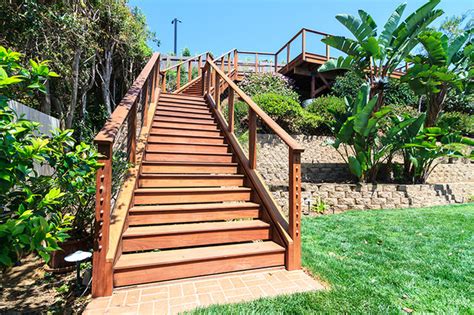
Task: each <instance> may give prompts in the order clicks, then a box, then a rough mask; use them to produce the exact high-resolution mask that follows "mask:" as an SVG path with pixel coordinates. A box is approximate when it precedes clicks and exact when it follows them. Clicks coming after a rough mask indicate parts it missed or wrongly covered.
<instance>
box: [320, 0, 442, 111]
mask: <svg viewBox="0 0 474 315" xmlns="http://www.w3.org/2000/svg"><path fill="white" fill-rule="evenodd" d="M439 2H440V0H429V1H428V2H427V3H426V4H424V5H423V6H421V7H420V8H419V9H418V10H416V11H415V12H414V13H412V14H410V15H409V16H408V17H407V18H406V19H405V20H404V21H403V22H401V23H400V20H401V16H402V14H403V12H404V10H405V7H406V3H404V4H401V5H400V6H398V7H397V8H396V9H395V11H394V12H393V13H392V14H391V15H390V17H389V19H388V20H387V22H386V23H385V25H384V27H383V29H382V31H381V33H380V34H378V35H377V24H376V23H375V21H374V19H373V18H372V16H370V15H369V14H368V13H367V12H365V11H363V10H359V17H356V16H353V15H350V14H339V15H337V16H336V19H337V20H338V21H339V22H341V24H342V25H344V26H345V27H346V28H347V29H348V30H349V31H350V32H351V33H352V34H353V36H354V39H351V38H347V37H344V36H328V37H326V38H324V39H322V41H323V42H324V43H325V44H327V45H329V46H331V47H334V48H336V49H338V50H340V51H342V52H343V53H345V54H347V56H346V57H342V56H341V57H339V58H338V59H331V60H329V61H327V62H326V63H325V64H324V65H322V66H321V67H320V68H319V69H318V71H320V72H326V71H334V70H353V71H355V72H356V73H357V74H358V75H359V76H360V77H361V78H363V79H364V81H365V82H368V83H369V85H370V87H371V94H370V95H371V96H374V95H375V94H378V104H377V105H376V106H375V107H374V110H375V111H377V110H379V109H380V107H381V106H382V104H383V102H384V90H385V85H386V84H387V82H388V78H389V77H390V74H391V73H393V72H394V71H395V70H396V69H397V68H398V67H399V66H400V63H401V62H402V61H404V60H405V58H406V57H407V56H408V55H409V54H410V52H411V51H412V49H413V48H414V47H415V46H416V45H417V44H418V39H417V35H418V34H420V32H422V31H423V30H425V29H426V27H427V26H428V25H429V24H430V23H431V22H433V21H434V20H435V19H436V18H437V17H439V16H440V15H441V14H443V11H442V10H439V9H435V7H436V6H437V5H438V4H439Z"/></svg>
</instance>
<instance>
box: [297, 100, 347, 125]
mask: <svg viewBox="0 0 474 315" xmlns="http://www.w3.org/2000/svg"><path fill="white" fill-rule="evenodd" d="M306 110H307V111H308V112H310V113H313V114H316V115H318V116H320V117H321V118H323V119H324V123H325V124H326V125H327V126H328V127H330V126H331V125H332V121H333V120H334V117H333V114H332V113H333V112H336V113H339V114H344V113H345V112H346V104H345V102H344V99H342V98H340V97H337V96H332V95H329V96H321V97H318V98H315V99H314V100H313V101H312V102H311V103H310V104H309V105H308V106H307V107H306Z"/></svg>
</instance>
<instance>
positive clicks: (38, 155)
mask: <svg viewBox="0 0 474 315" xmlns="http://www.w3.org/2000/svg"><path fill="white" fill-rule="evenodd" d="M0 56H1V57H0V73H1V74H2V78H1V84H0V166H1V167H0V204H1V205H2V208H1V212H0V266H1V267H5V266H11V265H12V264H14V263H15V262H16V261H17V260H18V259H19V258H20V257H21V256H22V255H23V254H25V253H29V252H36V253H37V254H39V255H40V256H41V257H42V258H43V259H44V260H46V261H48V260H49V253H50V252H51V251H54V250H58V249H60V243H61V242H63V241H65V240H66V239H67V238H68V237H69V235H68V234H69V232H70V231H71V229H72V228H73V227H76V228H77V227H78V226H77V225H76V224H75V222H77V220H79V218H80V215H82V214H83V212H82V210H84V209H83V208H81V206H84V205H85V204H86V203H87V200H90V197H91V196H93V195H94V193H95V190H94V189H90V188H91V183H93V182H94V179H93V178H94V174H95V170H96V169H97V168H98V167H99V164H98V163H97V153H96V151H95V150H94V149H92V148H91V147H90V146H88V145H86V144H84V143H81V144H79V145H77V146H76V144H75V141H74V140H73V139H72V137H71V135H72V131H71V130H65V131H55V132H53V134H52V136H51V137H46V136H44V135H39V132H38V129H37V128H38V126H39V124H38V123H34V122H31V121H28V120H25V119H22V118H21V117H17V115H16V113H15V112H13V111H12V110H11V109H10V108H9V107H8V103H7V101H8V100H9V98H10V97H12V98H13V97H21V96H22V95H23V94H24V93H33V92H35V91H40V92H41V90H42V89H43V88H44V86H45V83H46V80H47V79H48V78H49V77H53V76H57V75H56V74H55V73H54V72H50V71H49V68H48V67H47V66H46V63H44V62H38V63H37V62H32V61H30V68H29V69H26V68H24V67H22V66H21V65H20V57H21V55H20V54H17V53H14V52H12V51H10V50H6V49H2V50H0ZM36 165H40V166H41V165H49V166H50V167H52V168H53V173H52V175H49V176H46V175H41V176H40V175H39V174H38V173H37V172H36V170H35V166H36ZM92 187H94V186H93V185H92ZM73 209H76V210H77V211H73ZM79 209H81V210H79ZM74 214H78V216H76V217H75V216H74ZM80 227H81V228H83V229H84V228H85V227H84V226H83V225H80Z"/></svg>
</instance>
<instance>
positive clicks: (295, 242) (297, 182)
mask: <svg viewBox="0 0 474 315" xmlns="http://www.w3.org/2000/svg"><path fill="white" fill-rule="evenodd" d="M203 80H204V81H203V94H204V95H205V97H206V98H207V100H208V101H209V102H210V104H211V108H212V110H213V111H214V113H215V115H216V118H217V120H218V122H219V124H220V125H221V126H223V128H222V129H223V132H224V133H225V134H226V136H227V138H228V140H229V142H230V144H231V146H232V148H233V150H234V153H235V154H236V156H237V157H238V159H239V160H240V162H241V164H242V167H243V169H244V171H245V173H246V174H247V176H248V178H249V180H250V182H251V183H252V186H253V187H254V189H255V191H256V193H257V195H258V198H259V200H260V201H261V202H262V204H263V206H264V208H265V209H266V210H267V212H268V215H269V217H270V219H271V220H272V222H273V223H274V226H275V228H276V231H277V233H278V235H279V238H280V240H281V241H282V242H283V243H284V244H282V245H284V246H285V247H286V248H287V251H286V253H287V256H286V263H285V264H286V268H287V269H289V270H294V269H299V268H300V267H301V233H300V229H301V213H302V210H301V153H302V152H303V150H304V149H303V147H302V146H301V145H300V144H299V143H298V142H296V141H295V140H294V139H293V138H292V137H291V136H290V135H289V134H288V133H287V132H286V131H284V130H283V129H282V128H281V127H280V126H279V125H278V124H277V123H276V122H275V121H274V120H273V119H271V118H270V117H269V116H268V115H267V114H266V113H265V112H264V111H263V110H262V109H261V108H260V107H259V106H258V105H257V104H256V103H255V102H254V101H253V100H252V99H251V98H250V97H249V96H248V95H246V94H245V93H244V92H243V91H242V90H241V89H240V88H239V87H238V86H237V85H236V84H235V83H234V82H233V80H232V79H231V78H230V77H229V76H228V75H226V74H225V73H224V71H222V67H219V66H217V65H216V64H215V63H214V62H213V61H212V60H210V59H209V60H208V61H207V63H206V65H205V66H204V68H203ZM221 81H223V82H225V85H226V86H227V87H228V122H226V119H225V118H224V115H223V113H222V108H221V95H222V94H223V92H224V91H223V89H222V88H221V87H222V84H221ZM236 97H240V98H241V99H242V100H243V101H244V102H245V103H246V104H247V106H248V109H249V114H248V119H249V122H248V125H249V157H248V158H247V157H246V156H245V153H244V152H243V150H242V148H241V146H240V144H239V142H238V138H237V136H236V134H235V130H234V100H235V98H236ZM257 118H259V119H260V120H261V122H263V123H264V124H265V125H266V126H267V127H268V128H270V129H271V130H272V131H273V132H274V133H275V134H276V135H278V137H279V138H280V139H281V140H282V141H283V142H285V143H286V144H287V145H288V148H289V183H288V189H289V222H288V221H286V219H285V218H284V217H283V215H282V214H281V211H280V209H279V208H278V206H277V205H276V203H275V201H274V200H273V199H272V197H271V193H270V192H268V190H267V189H266V187H265V186H264V184H263V182H262V180H261V178H260V176H259V174H258V172H257Z"/></svg>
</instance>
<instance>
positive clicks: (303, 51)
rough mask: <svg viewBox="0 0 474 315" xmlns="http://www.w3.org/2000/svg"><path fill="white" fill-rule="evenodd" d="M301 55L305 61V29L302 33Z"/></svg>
mask: <svg viewBox="0 0 474 315" xmlns="http://www.w3.org/2000/svg"><path fill="white" fill-rule="evenodd" d="M301 53H302V54H303V61H304V60H305V58H306V30H305V29H303V31H302V33H301Z"/></svg>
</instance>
